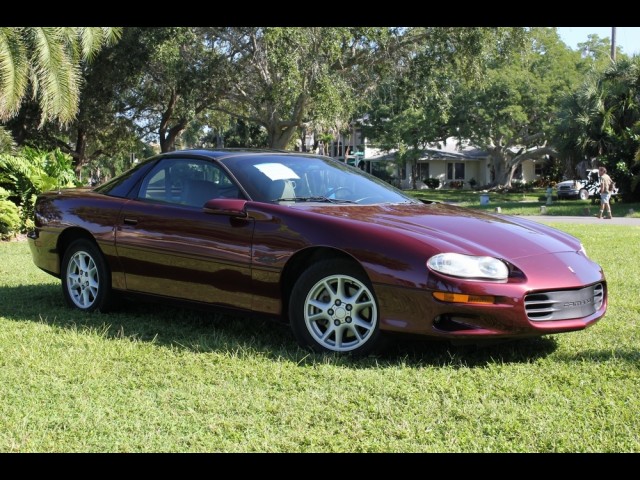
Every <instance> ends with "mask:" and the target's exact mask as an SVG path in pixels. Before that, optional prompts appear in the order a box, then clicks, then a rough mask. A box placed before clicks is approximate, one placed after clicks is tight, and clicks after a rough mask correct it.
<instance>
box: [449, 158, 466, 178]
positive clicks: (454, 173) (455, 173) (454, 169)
mask: <svg viewBox="0 0 640 480" xmlns="http://www.w3.org/2000/svg"><path fill="white" fill-rule="evenodd" d="M447 180H464V163H462V162H457V163H447Z"/></svg>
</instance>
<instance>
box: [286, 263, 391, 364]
mask: <svg viewBox="0 0 640 480" xmlns="http://www.w3.org/2000/svg"><path fill="white" fill-rule="evenodd" d="M289 319H290V322H291V328H292V330H293V333H294V335H295V337H296V339H297V341H298V343H299V344H300V345H301V346H303V347H306V348H310V349H311V350H313V351H315V352H337V353H351V354H357V355H364V354H367V353H370V352H371V351H373V350H374V349H375V348H378V347H379V346H380V342H381V334H380V321H379V315H378V301H377V300H376V297H375V294H374V293H373V288H372V286H371V284H370V282H369V280H368V279H367V278H366V276H365V275H364V274H363V273H362V272H360V270H359V269H358V268H357V267H356V266H354V265H353V264H352V263H350V262H348V261H344V260H327V261H324V262H320V263H316V264H314V265H312V266H311V267H309V268H308V269H307V270H306V271H305V272H304V273H303V274H302V275H301V276H300V278H299V279H298V281H297V282H296V284H295V285H294V287H293V290H292V292H291V301H290V303H289Z"/></svg>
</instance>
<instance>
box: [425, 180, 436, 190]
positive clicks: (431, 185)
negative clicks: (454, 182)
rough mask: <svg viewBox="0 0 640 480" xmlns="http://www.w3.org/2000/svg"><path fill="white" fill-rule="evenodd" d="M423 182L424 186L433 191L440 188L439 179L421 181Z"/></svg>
mask: <svg viewBox="0 0 640 480" xmlns="http://www.w3.org/2000/svg"><path fill="white" fill-rule="evenodd" d="M422 181H423V182H424V184H425V185H426V186H427V187H429V188H431V189H433V190H435V189H437V188H438V187H439V186H440V179H439V178H425V179H424V180H422Z"/></svg>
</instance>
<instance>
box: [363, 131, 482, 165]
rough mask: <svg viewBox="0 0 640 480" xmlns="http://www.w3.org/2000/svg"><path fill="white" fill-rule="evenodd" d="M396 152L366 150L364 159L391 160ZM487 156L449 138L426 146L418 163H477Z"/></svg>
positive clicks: (376, 149) (374, 149)
mask: <svg viewBox="0 0 640 480" xmlns="http://www.w3.org/2000/svg"><path fill="white" fill-rule="evenodd" d="M396 153H397V150H391V151H386V150H382V149H379V148H367V149H366V150H365V159H366V160H372V161H382V160H393V159H395V156H396ZM488 156H489V154H488V153H487V152H485V151H484V150H480V149H479V148H476V147H474V146H472V145H469V143H468V142H467V141H464V140H463V141H462V142H460V143H459V140H458V139H456V138H455V137H449V138H448V139H447V140H446V142H437V143H432V144H429V145H427V147H426V148H424V149H422V150H421V155H420V158H418V161H422V162H428V161H430V160H455V161H458V162H465V161H467V162H468V161H479V160H482V159H485V158H487V157H488Z"/></svg>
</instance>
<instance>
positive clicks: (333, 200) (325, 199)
mask: <svg viewBox="0 0 640 480" xmlns="http://www.w3.org/2000/svg"><path fill="white" fill-rule="evenodd" d="M275 201H276V202H323V203H356V202H354V201H353V200H340V199H337V198H328V197H289V198H278V199H277V200H275Z"/></svg>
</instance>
